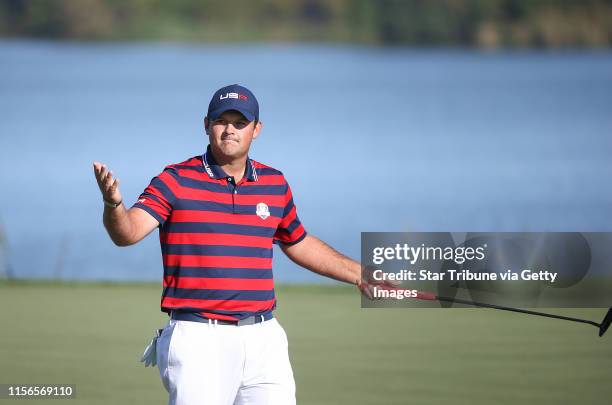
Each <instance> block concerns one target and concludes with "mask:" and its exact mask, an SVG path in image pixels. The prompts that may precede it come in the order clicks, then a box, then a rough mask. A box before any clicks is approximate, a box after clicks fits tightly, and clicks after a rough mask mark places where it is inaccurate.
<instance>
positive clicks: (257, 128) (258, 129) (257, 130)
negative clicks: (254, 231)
mask: <svg viewBox="0 0 612 405" xmlns="http://www.w3.org/2000/svg"><path fill="white" fill-rule="evenodd" d="M262 128H263V122H261V121H257V124H255V131H254V132H253V139H255V138H257V137H258V136H259V133H260V132H261V129H262Z"/></svg>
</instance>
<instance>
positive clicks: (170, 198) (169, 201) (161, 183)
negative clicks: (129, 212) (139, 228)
mask: <svg viewBox="0 0 612 405" xmlns="http://www.w3.org/2000/svg"><path fill="white" fill-rule="evenodd" d="M178 187H179V186H178V183H177V181H176V178H175V173H174V170H173V169H172V168H166V169H164V171H163V172H161V173H160V174H159V175H158V176H156V177H154V178H153V179H152V180H151V183H150V184H149V185H148V186H147V188H145V190H144V191H143V192H142V194H140V196H139V197H138V201H136V203H135V204H134V205H133V206H132V207H136V208H140V209H142V210H145V211H146V212H148V213H149V214H151V216H153V218H155V219H156V220H157V222H159V224H160V225H163V224H164V222H166V220H167V219H168V217H169V216H170V214H171V213H172V207H173V205H174V202H175V200H176V192H177V191H178Z"/></svg>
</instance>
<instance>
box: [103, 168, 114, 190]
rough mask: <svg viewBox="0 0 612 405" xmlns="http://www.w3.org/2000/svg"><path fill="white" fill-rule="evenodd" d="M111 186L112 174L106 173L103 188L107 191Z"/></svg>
mask: <svg viewBox="0 0 612 405" xmlns="http://www.w3.org/2000/svg"><path fill="white" fill-rule="evenodd" d="M112 184H113V172H108V173H107V175H106V178H105V179H104V187H106V189H108V188H109V187H110V186H111V185H112Z"/></svg>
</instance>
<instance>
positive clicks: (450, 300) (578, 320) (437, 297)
mask: <svg viewBox="0 0 612 405" xmlns="http://www.w3.org/2000/svg"><path fill="white" fill-rule="evenodd" d="M435 299H436V300H437V301H445V302H453V303H457V304H465V305H471V306H475V307H482V308H493V309H499V310H502V311H510V312H519V313H521V314H529V315H537V316H544V317H546V318H555V319H563V320H566V321H572V322H580V323H588V324H589V325H593V326H596V327H599V326H600V324H598V323H597V322H593V321H589V320H586V319H579V318H572V317H569V316H562V315H553V314H547V313H545V312H537V311H529V310H527V309H518V308H511V307H504V306H501V305H493V304H486V303H483V302H475V301H468V300H462V299H460V298H448V297H440V296H437V295H436V296H435Z"/></svg>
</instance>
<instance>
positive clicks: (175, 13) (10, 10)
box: [0, 0, 612, 48]
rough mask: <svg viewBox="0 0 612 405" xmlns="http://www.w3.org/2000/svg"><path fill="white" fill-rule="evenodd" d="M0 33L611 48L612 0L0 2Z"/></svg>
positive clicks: (87, 37)
mask: <svg viewBox="0 0 612 405" xmlns="http://www.w3.org/2000/svg"><path fill="white" fill-rule="evenodd" d="M0 36H2V37H5V38H6V37H9V38H10V37H29V38H48V39H69V40H105V41H108V40H110V41H121V40H155V41H158V40H169V41H194V42H243V41H256V42H268V41H279V42H341V43H357V44H366V45H403V46H444V47H480V48H499V47H504V48H525V47H544V48H562V47H610V45H611V44H612V0H294V1H286V0H259V1H258V0H225V1H221V0H172V1H170V0H0Z"/></svg>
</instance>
